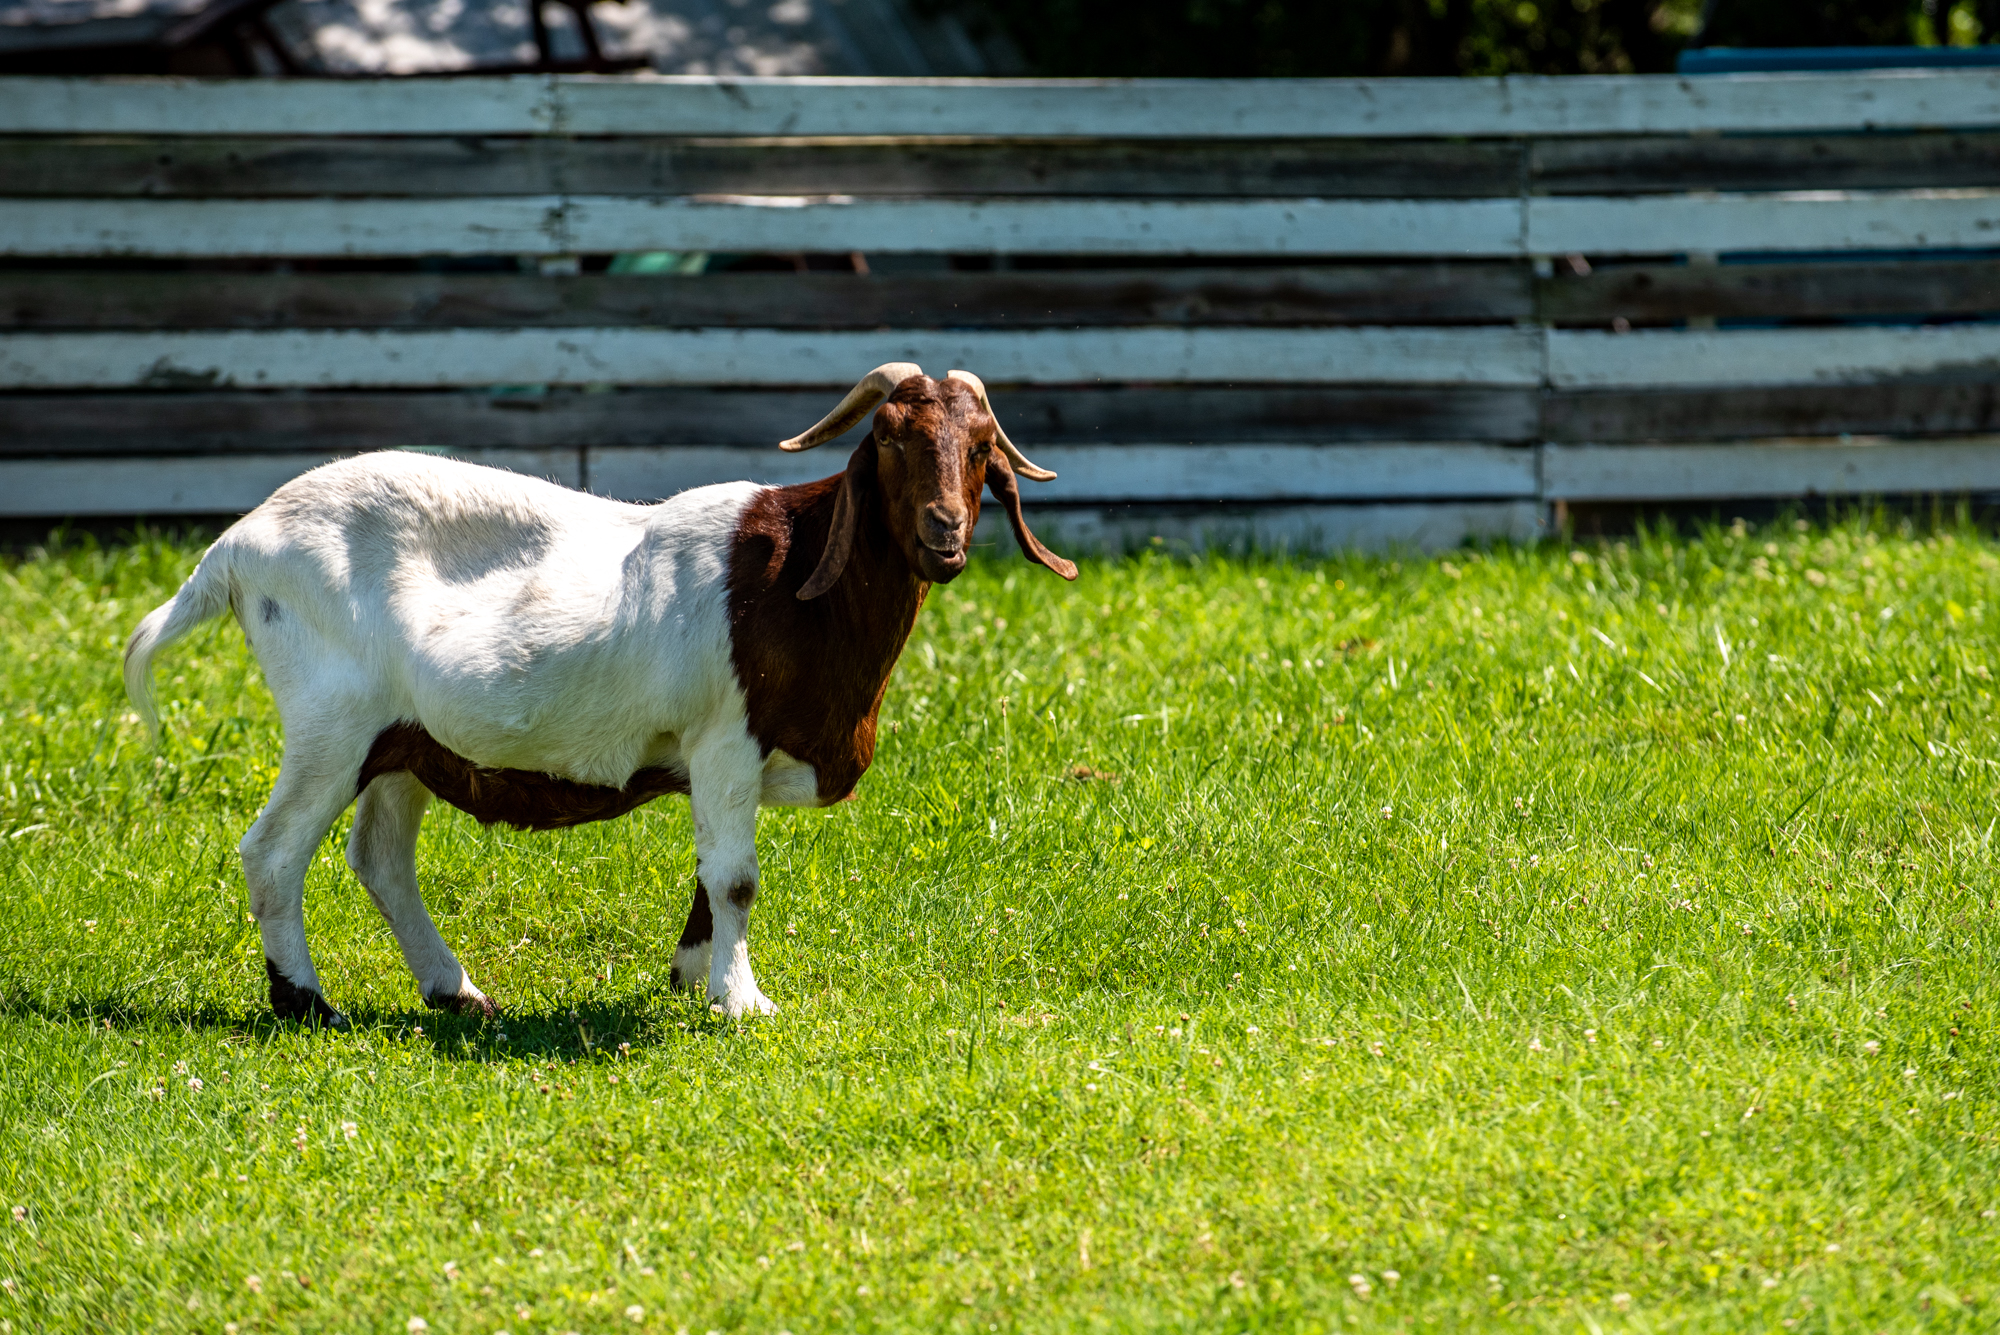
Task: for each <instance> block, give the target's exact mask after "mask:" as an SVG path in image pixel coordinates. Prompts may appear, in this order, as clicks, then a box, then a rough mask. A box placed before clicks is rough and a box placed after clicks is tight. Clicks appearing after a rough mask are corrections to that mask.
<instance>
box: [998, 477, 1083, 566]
mask: <svg viewBox="0 0 2000 1335" xmlns="http://www.w3.org/2000/svg"><path fill="white" fill-rule="evenodd" d="M986 485H987V487H988V488H990V489H991V490H992V492H993V499H995V500H997V501H999V502H1000V505H1001V507H1002V508H1003V509H1005V510H1006V511H1007V522H1008V523H1009V524H1012V525H1013V526H1014V541H1016V542H1018V543H1020V544H1021V555H1023V556H1025V557H1027V558H1028V559H1029V560H1030V561H1033V562H1035V564H1037V565H1045V566H1047V567H1048V568H1049V569H1051V570H1053V571H1055V572H1056V573H1057V574H1058V575H1061V576H1062V577H1063V578H1064V579H1075V578H1076V563H1075V562H1073V561H1065V560H1063V559H1062V558H1061V557H1060V556H1057V555H1056V554H1055V553H1054V552H1052V551H1050V550H1049V549H1048V548H1046V547H1044V546H1042V540H1041V539H1040V538H1038V537H1036V536H1035V535H1034V534H1032V533H1030V532H1028V521H1027V520H1025V519H1023V518H1022V517H1021V484H1020V482H1019V481H1017V480H1016V479H1015V477H1014V469H1013V466H1012V465H1011V464H1009V463H1008V462H1007V456H1006V455H1004V454H995V455H992V456H990V457H989V458H988V459H987V460H986Z"/></svg>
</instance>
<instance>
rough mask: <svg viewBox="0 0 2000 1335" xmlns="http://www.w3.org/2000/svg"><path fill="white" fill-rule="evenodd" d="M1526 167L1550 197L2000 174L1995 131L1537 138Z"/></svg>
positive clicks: (1944, 181) (1957, 180)
mask: <svg viewBox="0 0 2000 1335" xmlns="http://www.w3.org/2000/svg"><path fill="white" fill-rule="evenodd" d="M1528 164H1529V165H1528V181H1529V188H1530V189H1532V190H1534V191H1535V192H1536V193H1538V194H1550V195H1634V194H1642V195H1657V194H1675V193H1680V192H1684V191H1691V190H1725V191H1765V190H1935V189H1946V188H1952V187H1962V188H1981V187H1985V186H1990V185H1992V184H1993V182H1994V181H1995V180H2000V133H1995V132H1993V131H1990V130H1989V131H1928V132H1921V131H1920V132H1914V133H1901V134H1898V133H1887V134H1851V133H1850V134H1819V135H1810V134H1808V135H1785V134H1746V135H1729V136H1724V135H1712V134H1707V135H1660V136H1644V137H1641V136H1633V135H1605V136H1596V137H1583V138H1575V139H1542V140H1538V141H1536V142H1534V143H1533V144H1532V145H1531V146H1530V148H1529V159H1528Z"/></svg>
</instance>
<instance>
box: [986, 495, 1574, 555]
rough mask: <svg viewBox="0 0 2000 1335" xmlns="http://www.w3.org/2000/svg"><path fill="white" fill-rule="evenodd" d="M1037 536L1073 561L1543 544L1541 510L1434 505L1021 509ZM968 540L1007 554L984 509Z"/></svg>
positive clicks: (1508, 504) (1007, 544) (1007, 545)
mask: <svg viewBox="0 0 2000 1335" xmlns="http://www.w3.org/2000/svg"><path fill="white" fill-rule="evenodd" d="M1028 513H1029V517H1030V519H1031V520H1032V522H1033V524H1034V529H1035V533H1036V535H1037V536H1038V537H1040V538H1041V539H1042V540H1043V541H1044V542H1046V543H1048V544H1049V545H1050V546H1052V547H1053V548H1055V549H1056V550H1057V551H1059V552H1063V553H1065V554H1068V555H1072V556H1082V555H1093V554H1101V555H1105V556H1119V555H1123V554H1125V553H1128V552H1135V551H1142V550H1144V551H1156V550H1159V549H1160V548H1163V547H1164V548H1165V549H1166V550H1168V551H1174V552H1203V551H1232V552H1250V551H1256V552H1340V551H1371V552H1381V551H1391V552H1395V551H1418V552H1437V551H1449V550H1451V549H1452V548H1455V547H1463V546H1465V545H1466V544H1468V543H1474V542H1533V541H1534V540H1535V539H1537V538H1540V537H1544V536H1547V534H1548V531H1549V530H1548V528H1547V526H1546V525H1545V523H1544V522H1543V507H1542V505H1541V504H1540V503H1539V502H1536V501H1527V500H1516V501H1438V502H1418V503H1395V502H1390V503H1386V504H1384V503H1375V504H1369V503H1362V504H1327V503H1321V504H1316V505H1315V504H1306V505H1284V504H1280V505H1205V506H1188V505H1120V506H1102V507H1099V506H1059V507H1058V506H1048V507H1034V506H1031V507H1030V508H1029V511H1028ZM973 537H974V541H975V542H977V543H981V544H987V543H990V544H992V545H993V546H994V547H996V548H999V549H1001V550H1014V543H1013V538H1012V536H1011V535H1010V534H1009V533H1008V532H1007V526H1006V521H1005V520H1003V519H1001V518H1000V516H999V514H998V513H997V511H996V510H995V509H993V508H991V507H989V508H988V509H987V510H985V511H984V512H983V513H982V514H981V515H980V517H979V527H978V528H977V529H976V530H975V531H974V535H973Z"/></svg>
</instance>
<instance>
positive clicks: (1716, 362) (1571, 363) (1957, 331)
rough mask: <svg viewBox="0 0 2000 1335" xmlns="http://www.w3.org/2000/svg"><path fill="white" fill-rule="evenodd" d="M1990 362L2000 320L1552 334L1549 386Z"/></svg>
mask: <svg viewBox="0 0 2000 1335" xmlns="http://www.w3.org/2000/svg"><path fill="white" fill-rule="evenodd" d="M1996 367H2000V324H1960V325H1931V326H1920V327H1915V328H1908V327H1904V328H1898V327H1894V326H1862V327H1855V328H1825V329H1727V330H1719V331H1706V330H1634V331H1633V332H1631V333H1629V334H1609V333H1597V332H1592V331H1585V330H1561V329H1559V330H1552V331H1550V333H1549V335H1548V377H1549V384H1550V386H1551V387H1553V388H1556V389H1599V388H1602V389H1611V388H1620V387H1623V388H1646V387H1666V386H1684V387H1690V388H1692V387H1696V386H1717V387H1720V386H1729V385H1782V384H1813V385H1835V384H1841V383H1850V382H1855V381H1867V380H1887V379H1892V378H1895V377H1899V376H1914V375H1948V374H1949V375H1973V374H1988V375H1990V374H1992V373H1993V371H1994V369H1995V368H1996Z"/></svg>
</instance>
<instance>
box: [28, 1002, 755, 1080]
mask: <svg viewBox="0 0 2000 1335" xmlns="http://www.w3.org/2000/svg"><path fill="white" fill-rule="evenodd" d="M343 1013H344V1014H345V1015H346V1017H347V1022H348V1025H349V1028H348V1029H346V1030H333V1029H326V1028H321V1027H319V1026H316V1025H313V1024H309V1023H307V1022H304V1021H299V1020H286V1019H281V1018H280V1017H278V1016H277V1015H275V1014H273V1013H272V1011H271V1010H270V1008H269V1007H268V1006H262V1005H253V1006H248V1007H230V1006H224V1005H220V1004H216V1003H205V1004H202V1005H196V1006H148V1005H146V1004H144V1003H143V1002H135V1001H133V1000H132V999H131V998H129V997H118V996H98V997H73V998H70V999H69V1000H66V1001H64V1000H36V999H28V998H18V999H14V1000H9V1001H6V1002H0V1018H5V1019H37V1020H41V1021H42V1022H44V1023H45V1024H49V1025H52V1026H55V1027H59V1028H67V1027H71V1026H78V1027H84V1028H89V1029H93V1030H95V1029H103V1030H106V1031H108V1032H112V1033H117V1034H121V1035H125V1036H128V1037H142V1036H143V1035H145V1034H148V1033H153V1034H157V1033H159V1032H160V1031H161V1030H173V1029H178V1030H182V1031H186V1032H189V1033H205V1034H209V1035H212V1036H216V1037H218V1038H219V1039H220V1041H222V1042H225V1043H230V1044H234V1045H237V1046H242V1047H248V1046H257V1047H265V1046H269V1045H271V1044H272V1043H273V1042H275V1041H276V1040H278V1039H281V1038H289V1037H297V1036H299V1035H301V1034H309V1035H311V1036H313V1037H314V1038H316V1039H318V1040H319V1041H321V1042H325V1043H330V1044H336V1043H340V1042H342V1041H344V1040H346V1039H348V1038H349V1037H351V1036H353V1035H355V1034H357V1033H358V1034H364V1035H375V1036H378V1037H385V1038H390V1039H394V1040H398V1041H401V1042H406V1043H409V1042H415V1043H424V1044H428V1045H429V1046H430V1048H431V1049H432V1051H433V1052H435V1053H436V1054H437V1056H438V1057H439V1058H441V1059H443V1060H447V1061H458V1062H511V1061H564V1062H568V1061H584V1060H591V1059H605V1058H615V1057H617V1056H618V1055H620V1053H621V1052H622V1051H631V1050H644V1049H646V1048H651V1047H658V1046H660V1045H661V1044H662V1042H663V1041H664V1040H665V1039H666V1038H667V1037H668V1036H669V1035H673V1036H675V1037H678V1038H682V1039H686V1038H688V1037H694V1038H702V1037H707V1036H717V1035H721V1034H724V1033H727V1032H728V1031H729V1030H730V1029H731V1028H732V1027H733V1022H732V1021H729V1020H725V1019H723V1018H721V1017H719V1016H716V1015H714V1014H713V1013H711V1012H710V1011H709V1009H708V1007H707V1006H706V1005H705V1004H703V1003H701V1002H699V1001H698V1000H696V999H695V998H693V997H691V996H688V995H687V994H685V993H677V992H672V991H668V990H665V989H660V990H655V991H651V992H646V993H641V994H638V995H636V996H633V997H630V998H626V999H622V1000H618V1001H608V1002H590V1003H585V1004H581V1005H575V1006H570V1005H546V1004H545V1005H534V1006H521V1007H509V1006H502V1007H501V1010H500V1014H499V1016H498V1017H496V1018H493V1019H488V1018H487V1017H485V1016H481V1015H455V1014H453V1013H451V1012H449V1011H435V1010H430V1009H427V1008H425V1007H424V1006H422V1005H421V1004H416V1005H410V1006H376V1005H369V1004H366V1003H364V1004H362V1005H359V1006H353V1007H348V1008H345V1009H344V1010H343Z"/></svg>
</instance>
